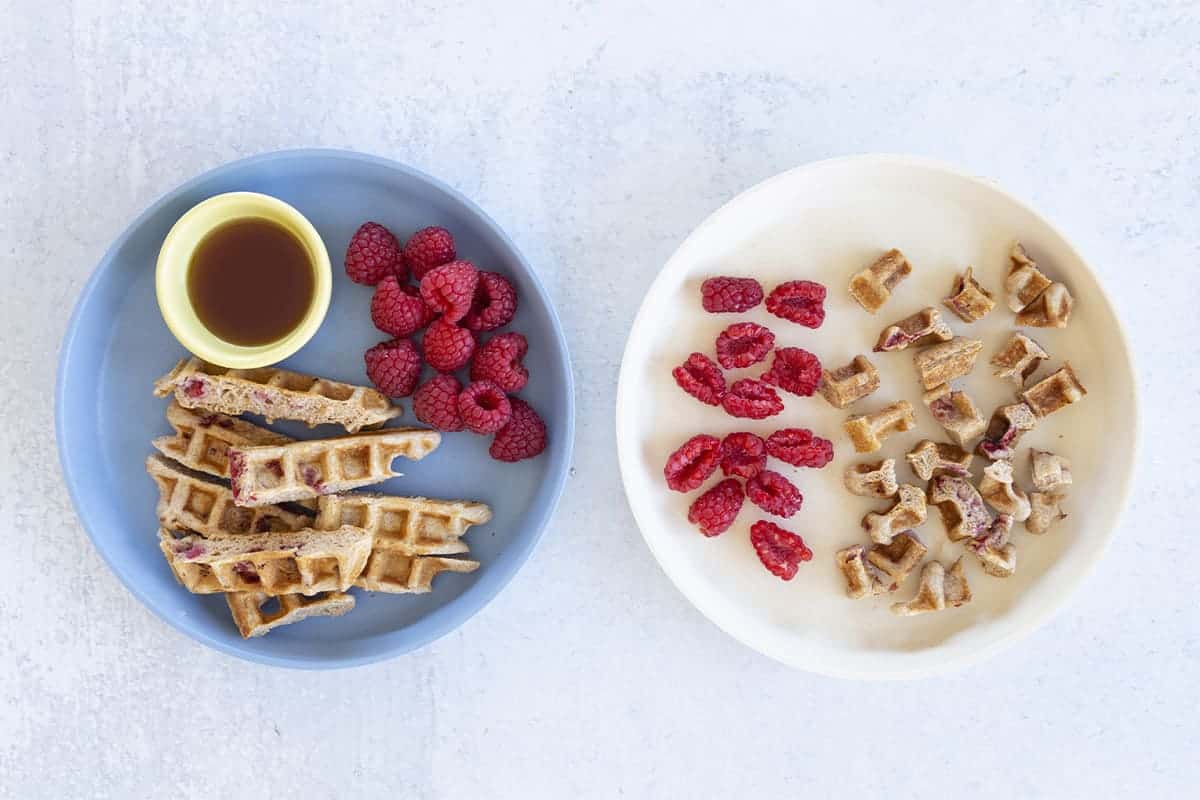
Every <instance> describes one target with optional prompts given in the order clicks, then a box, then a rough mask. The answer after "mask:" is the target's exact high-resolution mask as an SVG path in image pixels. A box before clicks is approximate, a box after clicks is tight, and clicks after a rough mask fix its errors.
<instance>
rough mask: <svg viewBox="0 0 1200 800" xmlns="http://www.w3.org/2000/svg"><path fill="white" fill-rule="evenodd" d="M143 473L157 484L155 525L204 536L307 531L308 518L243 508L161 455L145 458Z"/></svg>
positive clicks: (222, 490) (278, 510) (269, 508)
mask: <svg viewBox="0 0 1200 800" xmlns="http://www.w3.org/2000/svg"><path fill="white" fill-rule="evenodd" d="M146 472H148V473H150V477H151V478H153V479H154V482H155V484H157V485H158V509H157V512H158V523H159V524H160V525H162V526H163V527H164V528H170V529H172V530H177V529H180V528H185V529H187V530H189V531H194V532H196V533H199V534H203V535H204V536H216V535H220V534H227V535H228V534H239V533H264V532H267V531H296V530H300V529H301V528H307V527H308V526H309V524H311V518H309V517H306V516H305V515H303V514H297V513H295V512H293V511H288V510H287V509H286V508H280V507H279V506H274V505H266V506H260V507H258V508H242V507H240V506H238V505H236V504H235V503H234V502H233V493H232V492H231V491H229V489H228V488H227V487H225V486H223V485H222V484H219V483H216V482H215V481H213V480H210V479H208V478H206V477H204V476H202V475H199V474H197V473H194V472H191V471H190V470H187V469H185V468H184V467H181V466H180V465H179V464H176V463H175V462H174V461H171V460H170V459H169V458H165V457H163V456H160V455H157V454H155V455H151V456H147V457H146Z"/></svg>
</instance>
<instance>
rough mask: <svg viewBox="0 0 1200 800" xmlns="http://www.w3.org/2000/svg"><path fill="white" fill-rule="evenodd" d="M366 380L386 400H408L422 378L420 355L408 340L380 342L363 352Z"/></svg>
mask: <svg viewBox="0 0 1200 800" xmlns="http://www.w3.org/2000/svg"><path fill="white" fill-rule="evenodd" d="M363 360H364V361H366V362H367V377H368V378H370V379H371V383H373V384H375V388H377V389H378V390H379V391H381V392H383V393H384V394H386V395H387V396H388V397H408V396H409V395H410V394H412V393H413V389H415V388H417V379H418V378H420V377H421V354H420V353H418V352H417V348H416V346H414V345H413V343H412V342H410V341H409V340H408V339H392V340H391V341H388V342H380V343H379V344H377V345H375V346H374V347H372V348H371V349H370V350H368V351H367V352H365V353H363Z"/></svg>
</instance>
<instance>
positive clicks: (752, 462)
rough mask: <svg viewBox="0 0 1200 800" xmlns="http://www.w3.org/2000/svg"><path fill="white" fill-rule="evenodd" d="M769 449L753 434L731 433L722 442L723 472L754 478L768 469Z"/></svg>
mask: <svg viewBox="0 0 1200 800" xmlns="http://www.w3.org/2000/svg"><path fill="white" fill-rule="evenodd" d="M766 466H767V448H766V445H765V444H764V443H763V440H762V439H760V438H759V437H757V436H755V435H754V434H753V433H731V434H729V435H728V436H726V437H725V438H724V439H722V440H721V472H724V473H725V474H726V475H737V476H738V477H739V478H753V477H754V476H755V475H757V474H758V473H760V472H762V471H763V470H764V469H766Z"/></svg>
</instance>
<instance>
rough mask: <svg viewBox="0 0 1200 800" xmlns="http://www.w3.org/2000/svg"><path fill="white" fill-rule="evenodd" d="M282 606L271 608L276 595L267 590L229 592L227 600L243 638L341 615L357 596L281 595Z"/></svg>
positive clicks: (346, 611)
mask: <svg viewBox="0 0 1200 800" xmlns="http://www.w3.org/2000/svg"><path fill="white" fill-rule="evenodd" d="M275 599H277V600H278V601H279V602H278V606H277V607H275V608H273V609H271V610H268V609H267V606H270V605H273V604H272V603H271V600H272V597H271V595H269V594H265V593H263V592H228V593H227V594H226V595H225V602H226V603H228V604H229V613H230V614H232V615H233V621H234V623H235V624H236V625H237V627H238V630H239V631H240V632H241V634H242V638H243V639H250V638H252V637H255V636H265V635H267V634H268V633H270V632H271V631H273V630H275V629H276V628H279V627H282V626H284V625H291V624H292V623H293V622H302V621H303V620H306V619H308V618H309V617H340V616H342V615H343V614H347V613H349V612H350V611H351V610H353V608H354V597H353V596H352V595H348V594H342V593H341V592H328V593H326V594H323V595H317V596H314V597H305V596H304V595H302V594H285V595H280V596H279V597H277V598H275Z"/></svg>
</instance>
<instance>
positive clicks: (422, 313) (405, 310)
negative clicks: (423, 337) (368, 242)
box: [371, 275, 433, 337]
mask: <svg viewBox="0 0 1200 800" xmlns="http://www.w3.org/2000/svg"><path fill="white" fill-rule="evenodd" d="M432 319H433V312H432V311H430V310H429V309H428V308H426V307H425V301H424V300H422V299H421V292H420V291H419V290H418V289H417V288H416V287H415V286H409V285H408V284H406V283H400V282H399V281H398V280H396V278H395V277H393V276H390V275H389V276H388V277H386V278H384V279H383V280H381V281H380V282H379V285H378V286H376V287H375V295H374V296H373V297H372V298H371V321H372V322H374V323H375V327H376V328H378V329H379V330H381V331H383V332H384V333H387V334H390V335H392V336H396V337H404V336H412V335H413V334H414V333H416V332H417V331H419V330H421V329H422V328H424V327H425V326H426V325H428V324H429V322H430V320H432Z"/></svg>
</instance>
